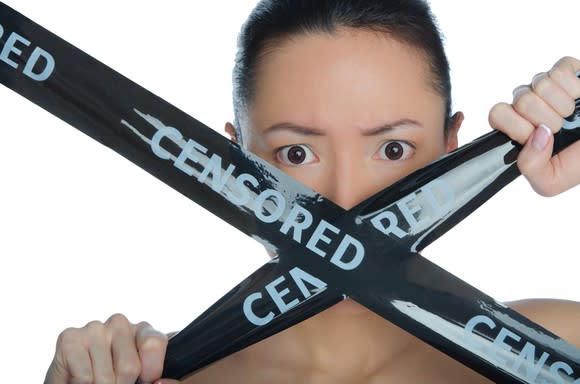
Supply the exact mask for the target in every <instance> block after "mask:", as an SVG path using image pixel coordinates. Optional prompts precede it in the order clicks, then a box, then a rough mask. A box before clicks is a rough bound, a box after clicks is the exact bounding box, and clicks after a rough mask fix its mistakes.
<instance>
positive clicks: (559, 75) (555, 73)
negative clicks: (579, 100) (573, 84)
mask: <svg viewBox="0 0 580 384" xmlns="http://www.w3.org/2000/svg"><path fill="white" fill-rule="evenodd" d="M566 75H567V71H566V69H565V67H564V66H561V65H558V64H556V65H555V66H554V67H553V68H552V69H550V71H549V72H548V76H549V77H550V78H551V79H552V80H554V81H556V82H558V83H561V82H563V81H565V79H566Z"/></svg>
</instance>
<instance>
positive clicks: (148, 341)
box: [139, 332, 167, 352]
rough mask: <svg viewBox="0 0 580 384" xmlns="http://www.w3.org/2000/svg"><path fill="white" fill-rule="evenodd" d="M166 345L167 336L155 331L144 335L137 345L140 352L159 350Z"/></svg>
mask: <svg viewBox="0 0 580 384" xmlns="http://www.w3.org/2000/svg"><path fill="white" fill-rule="evenodd" d="M166 346H167V337H164V335H163V334H162V333H157V332H156V333H155V334H151V335H148V336H146V337H144V338H143V339H142V341H141V345H139V351H140V352H156V351H161V350H163V349H164V348H165V347H166Z"/></svg>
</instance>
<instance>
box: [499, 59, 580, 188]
mask: <svg viewBox="0 0 580 384" xmlns="http://www.w3.org/2000/svg"><path fill="white" fill-rule="evenodd" d="M579 71H580V61H578V60H577V59H575V58H572V57H564V58H562V59H560V60H559V61H558V62H557V63H556V64H555V65H554V67H553V68H552V69H551V70H550V71H548V72H543V73H539V74H537V75H536V76H534V78H533V79H532V82H531V83H530V84H529V85H522V86H520V87H517V88H516V89H515V90H514V98H513V102H512V104H507V103H499V104H497V105H495V106H494V107H493V108H492V109H491V111H490V113H489V122H490V124H491V126H492V127H493V128H495V129H498V130H500V131H502V132H504V133H505V134H507V135H508V136H510V137H511V138H512V139H514V140H516V141H518V142H519V143H521V144H525V146H524V148H523V150H522V152H521V153H520V156H519V158H518V167H519V169H520V171H521V172H522V174H523V175H524V176H525V177H526V178H527V179H528V181H529V182H530V184H531V185H532V187H533V188H534V190H536V192H538V193H539V194H541V195H543V196H553V195H556V194H558V193H561V192H563V191H565V190H567V189H569V188H572V187H573V186H575V185H577V184H580V142H576V143H574V144H572V145H571V146H569V147H568V148H566V149H565V150H564V151H562V152H560V153H559V154H558V155H556V156H554V157H552V156H551V155H552V148H553V144H554V137H553V134H554V133H556V132H558V131H559V130H560V128H561V127H562V123H563V119H564V118H565V117H568V116H569V115H571V114H572V112H573V111H574V107H575V100H576V99H577V98H580V79H578V77H577V73H578V72H579Z"/></svg>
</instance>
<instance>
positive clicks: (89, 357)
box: [44, 314, 179, 384]
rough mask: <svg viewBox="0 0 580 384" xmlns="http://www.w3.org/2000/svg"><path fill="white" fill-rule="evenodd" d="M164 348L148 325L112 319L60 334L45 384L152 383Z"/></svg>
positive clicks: (171, 383) (160, 336) (170, 383)
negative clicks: (138, 381) (137, 381)
mask: <svg viewBox="0 0 580 384" xmlns="http://www.w3.org/2000/svg"><path fill="white" fill-rule="evenodd" d="M166 348H167V336H166V335H164V334H163V333H161V332H159V331H157V330H155V329H154V328H153V327H151V326H150V325H149V324H148V323H146V322H141V323H139V324H131V323H130V322H129V320H127V318H126V317H125V316H123V315H119V314H117V315H113V316H111V317H110V318H109V319H108V320H107V321H106V322H105V323H101V322H99V321H93V322H90V323H88V324H87V325H86V326H84V327H83V328H69V329H66V330H65V331H63V332H62V333H61V334H60V336H59V338H58V341H57V344H56V353H55V355H54V359H53V361H52V364H51V365H50V368H49V369H48V373H47V374H46V379H45V381H44V383H45V384H93V383H95V384H109V383H110V384H134V383H135V381H136V380H137V378H139V379H140V380H141V382H143V383H153V382H154V381H155V380H157V379H159V377H160V376H161V373H162V370H163V360H164V357H165V350H166ZM155 382H156V383H157V382H158V381H155ZM161 383H163V384H177V383H179V382H178V381H175V380H163V381H161Z"/></svg>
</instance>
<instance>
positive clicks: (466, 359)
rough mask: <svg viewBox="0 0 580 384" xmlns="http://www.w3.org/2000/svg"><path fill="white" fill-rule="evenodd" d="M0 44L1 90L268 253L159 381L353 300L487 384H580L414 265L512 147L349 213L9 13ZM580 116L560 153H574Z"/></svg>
mask: <svg viewBox="0 0 580 384" xmlns="http://www.w3.org/2000/svg"><path fill="white" fill-rule="evenodd" d="M0 34H1V36H0V41H1V45H2V52H3V54H2V55H0V56H1V57H0V82H2V83H3V84H4V85H6V86H7V87H9V88H11V89H12V90H14V91H15V92H17V93H19V94H21V95H23V96H24V97H26V98H28V99H29V100H31V101H33V102H34V103H36V104H38V105H39V106H41V107H42V108H44V109H46V110H48V111H49V112H51V113H53V114H54V115H56V116H58V117H59V118H61V119H63V120H64V121H66V122H68V123H70V124H71V125H73V126H74V127H76V128H77V129H79V130H81V131H82V132H84V133H86V134H87V135H89V136H91V137H92V138H94V139H95V140H97V141H99V142H101V143H102V144H104V145H106V146H108V147H110V148H112V149H113V150H115V151H117V152H118V153H120V154H121V155H123V156H124V157H126V158H127V159H129V160H131V161H132V162H134V163H135V164H137V165H139V166H140V167H142V168H143V169H145V170H146V171H147V172H149V173H151V174H152V175H154V176H156V177H157V178H159V179H160V180H162V181H163V182H165V183H166V184H168V185H169V186H171V187H173V188H174V189H176V190H178V191H179V192H181V193H182V194H184V195H185V196H187V197H188V198H190V199H192V200H193V201H195V202H196V203H198V204H200V205H201V206H203V207H204V208H206V209H208V210H209V211H211V212H212V213H214V214H216V215H217V216H219V217H221V218H222V219H223V220H225V221H226V222H228V223H230V224H231V225H233V226H234V227H236V228H237V229H239V230H241V231H242V232H244V233H246V234H247V235H249V236H251V237H253V238H254V239H256V240H258V241H260V242H261V243H262V244H264V245H265V246H266V247H267V248H268V249H270V250H271V251H272V252H274V253H275V254H277V256H276V257H275V258H274V259H272V260H271V261H270V262H268V263H266V264H265V265H264V266H262V267H261V268H259V269H258V270H257V271H256V272H254V273H253V274H252V275H251V276H249V277H248V278H246V279H245V280H244V281H242V282H241V283H240V284H238V285H237V286H235V287H234V288H233V289H232V290H231V291H230V292H228V293H227V294H226V295H224V296H223V297H222V299H220V300H219V301H218V302H216V303H215V304H214V305H213V306H212V307H210V308H209V309H208V310H207V311H206V312H204V313H203V314H202V315H201V316H199V317H198V318H197V319H196V320H194V321H193V322H192V323H191V324H190V325H189V326H188V327H186V328H185V329H184V330H182V331H181V332H180V333H178V334H177V335H176V336H174V337H173V338H172V339H171V340H170V341H169V346H168V350H167V355H166V361H165V368H164V377H169V378H181V377H183V376H185V375H187V374H189V373H191V372H194V371H195V370H197V369H200V368H202V367H204V366H206V365H208V364H210V363H212V362H214V361H216V360H218V359H221V358H223V357H225V356H227V355H229V354H232V353H234V352H236V351H239V350H241V349H242V348H244V347H246V346H249V345H251V344H253V343H256V342H258V341H260V340H262V339H264V338H266V337H268V336H270V335H273V334H275V333H277V332H279V331H281V330H283V329H285V328H287V327H289V326H292V325H294V324H296V323H298V322H300V321H302V320H305V319H307V318H309V317H311V316H313V315H316V314H317V313H319V312H321V311H322V310H324V309H326V308H328V307H330V306H331V305H333V304H335V303H337V302H339V301H340V300H343V299H345V298H346V297H350V298H352V299H354V300H356V301H357V302H359V303H361V304H362V305H364V306H366V307H368V308H369V309H371V310H372V311H374V312H376V313H377V314H379V315H381V316H382V317H384V318H385V319H387V320H389V321H391V322H393V323H394V324H396V325H398V326H400V327H401V328H403V329H405V330H407V331H408V332H410V333H412V334H414V335H415V336H417V337H419V338H421V339H422V340H424V341H425V342H427V343H429V344H431V345H432V346H434V347H435V348H438V349H439V350H441V351H442V352H444V353H446V354H448V355H449V356H451V357H453V358H454V359H456V360H458V361H460V362H462V363H463V364H465V365H467V366H469V367H471V368H473V369H475V370H476V371H478V372H480V373H481V374H483V375H485V376H486V377H488V378H490V379H492V380H495V381H501V382H521V383H531V382H539V383H541V382H547V383H552V382H579V381H578V380H579V378H580V351H579V350H578V349H577V348H576V347H574V346H572V345H570V344H569V343H567V342H565V341H564V340H562V339H561V338H559V337H557V336H556V335H554V334H552V333H551V332H550V331H548V330H546V329H544V328H542V327H540V326H539V325H537V324H534V323H533V322H531V321H530V320H528V319H526V318H525V317H523V316H521V315H520V314H518V313H517V312H515V311H513V310H511V309H509V308H507V307H506V306H504V305H502V304H500V303H498V302H496V301H495V300H494V299H492V298H491V297H489V296H487V295H485V294H484V293H482V292H480V291H478V290H477V289H475V288H474V287H471V286H470V285H468V284H467V283H465V282H463V281H461V280H460V279H458V278H457V277H455V276H453V275H452V274H450V273H449V272H447V271H445V270H443V269H442V268H440V267H438V266H437V265H435V264H433V263H431V262H430V261H428V260H427V259H425V258H423V257H422V256H421V255H419V254H418V252H420V251H421V250H422V249H424V248H425V247H426V246H427V245H429V244H430V243H432V242H433V241H435V240H436V239H437V238H439V236H441V235H442V234H444V233H445V232H447V231H448V230H449V229H450V228H452V227H453V226H455V225H456V224H457V223H458V222H460V221H461V220H462V219H463V218H465V217H466V216H467V215H469V214H470V213H471V212H473V211H474V210H475V209H477V208H478V207H479V206H480V205H481V204H483V203H484V202H485V201H487V200H488V199H489V198H490V197H491V196H493V195H494V194H495V193H496V192H497V191H499V190H500V189H501V188H503V187H504V186H505V185H507V184H508V183H509V182H511V181H512V180H513V179H515V178H516V177H517V176H518V175H519V172H518V170H517V167H516V165H515V161H516V157H517V154H518V152H519V149H520V146H519V145H518V144H517V143H515V142H513V141H511V140H510V139H509V138H508V137H507V136H505V135H503V134H501V133H499V132H493V133H489V134H487V135H485V136H483V137H481V138H479V139H477V140H475V141H474V142H472V143H470V144H468V145H466V146H463V147H461V148H460V149H459V150H457V151H455V152H453V153H451V154H449V155H447V156H446V157H444V158H442V159H440V160H438V161H436V162H434V163H432V164H430V165H428V166H427V167H425V168H423V169H421V170H419V171H417V172H415V173H413V174H412V175H410V176H408V177H406V178H404V179H403V180H401V181H399V182H397V183H396V184H394V185H392V186H391V187H389V188H386V189H385V190H383V191H381V192H379V193H378V194H376V195H375V196H372V197H371V198H369V199H367V200H365V201H364V202H362V203H361V204H359V205H358V206H356V207H354V208H353V209H351V210H349V211H345V210H344V209H342V208H340V207H338V206H337V205H335V204H334V203H332V202H331V201H329V200H327V199H325V198H324V197H322V196H320V195H319V194H317V193H316V192H313V191H311V190H310V189H308V188H306V187H305V186H303V185H301V184H300V183H298V182H297V181H295V180H293V179H292V178H291V177H289V176H288V175H286V174H284V173H283V172H281V171H279V170H278V169H276V168H274V167H272V166H271V165H270V164H268V163H266V162H265V161H263V160H261V159H260V158H258V157H257V156H255V155H253V154H252V153H250V152H248V151H246V150H244V149H242V148H240V147H239V146H238V145H236V144H234V143H231V142H230V141H228V140H227V139H225V138H224V137H222V136H221V135H219V134H218V133H216V132H214V131H213V130H211V129H210V128H208V127H206V126H205V125H203V124H202V123H200V122H199V121H197V120H195V119H194V118H192V117H190V116H188V115H187V114H185V113H184V112H182V111H180V110H178V109H177V108H175V107H173V106H171V105H170V104H168V103H167V102H165V101H164V100H162V99H160V98H159V97H157V96H155V95H153V94H151V93H150V92H148V91H147V90H145V89H143V88H142V87H140V86H139V85H137V84H135V83H133V82H131V81H130V80H128V79H127V78H125V77H123V76H122V75H120V74H118V73H117V72H115V71H113V70H112V69H110V68H108V67H106V66H105V65H104V64H102V63H100V62H98V61H97V60H95V59H93V58H92V57H90V56H88V55H87V54H85V53H83V52H82V51H80V50H78V49H77V48H75V47H73V46H71V45H70V44H68V43H67V42H65V41H64V40H62V39H60V38H59V37H57V36H55V35H54V34H52V33H50V32H49V31H47V30H45V29H44V28H42V27H40V26H38V25H37V24H35V23H34V22H32V21H31V20H29V19H27V18H26V17H24V16H23V15H21V14H19V13H17V12H15V11H14V10H12V9H11V8H9V7H7V6H6V5H4V4H0ZM579 105H580V103H578V102H577V108H576V112H575V113H574V115H572V116H571V117H570V118H568V119H567V120H566V123H565V126H564V127H563V129H562V130H561V131H560V132H559V134H558V135H556V143H555V148H556V149H555V152H558V151H560V150H562V149H563V148H565V147H566V146H567V145H569V144H571V143H573V142H575V141H576V140H577V139H578V138H580V120H579V118H580V108H579ZM385 343H388V340H385ZM574 380H576V381H574Z"/></svg>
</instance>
